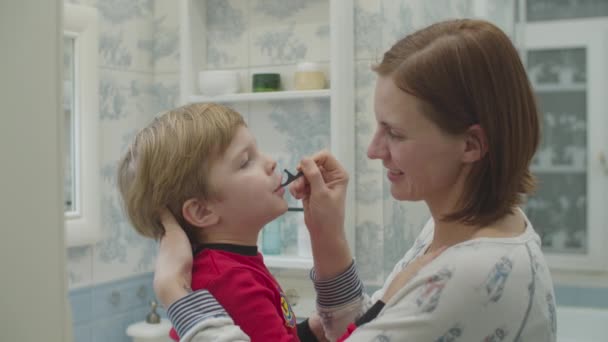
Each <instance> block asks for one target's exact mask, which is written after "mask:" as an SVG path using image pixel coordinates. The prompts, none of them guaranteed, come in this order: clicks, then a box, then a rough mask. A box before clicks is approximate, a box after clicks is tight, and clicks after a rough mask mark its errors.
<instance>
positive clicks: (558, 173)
mask: <svg viewBox="0 0 608 342" xmlns="http://www.w3.org/2000/svg"><path fill="white" fill-rule="evenodd" d="M522 37H523V42H522V43H523V47H524V51H522V53H523V59H524V61H525V64H526V68H527V70H528V76H529V78H530V81H531V82H532V85H533V88H534V91H535V94H536V97H537V101H538V105H539V108H540V112H541V123H542V140H541V145H540V147H539V150H538V152H537V154H536V156H535V158H534V160H533V164H532V170H533V173H534V174H535V176H536V177H537V179H538V181H539V187H538V191H537V192H536V194H535V195H533V196H531V197H530V198H529V199H528V202H527V204H526V207H525V210H526V212H527V214H528V216H529V218H530V220H531V222H533V224H534V226H535V229H536V230H537V232H538V233H539V234H540V236H541V238H542V242H543V249H544V251H545V252H546V254H547V255H548V259H549V263H550V266H551V267H552V268H554V269H572V270H601V269H606V268H607V267H608V262H607V259H608V252H606V250H607V248H606V242H607V241H608V162H607V161H606V158H607V157H608V138H607V136H608V53H607V52H608V18H600V19H577V20H555V21H539V22H531V23H526V24H525V25H524V29H523V36H522Z"/></svg>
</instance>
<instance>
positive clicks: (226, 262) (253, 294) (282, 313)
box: [170, 244, 299, 342]
mask: <svg viewBox="0 0 608 342" xmlns="http://www.w3.org/2000/svg"><path fill="white" fill-rule="evenodd" d="M200 289H206V290H208V291H209V292H210V293H211V294H212V295H213V296H214V297H215V298H216V299H217V301H218V302H219V303H220V304H221V305H222V306H223V307H224V308H225V309H226V311H227V312H228V314H229V315H230V317H231V318H232V319H233V320H234V323H235V324H236V325H238V326H239V327H240V328H241V330H243V332H245V333H246V334H247V335H248V336H249V337H250V338H251V341H252V342H256V341H264V342H266V341H277V342H279V341H281V342H282V341H285V342H287V341H290V342H293V341H299V339H298V334H297V330H296V317H295V315H294V313H293V310H292V309H291V306H290V305H289V303H288V302H287V298H286V297H285V294H284V293H283V290H282V289H281V287H280V286H279V283H278V282H277V281H276V280H275V279H274V277H273V276H272V274H270V272H269V271H268V269H267V268H266V265H264V260H263V257H262V255H261V254H260V253H258V251H257V247H255V246H236V245H230V244H208V245H204V246H203V247H201V248H199V249H198V252H195V256H194V261H193V266H192V290H194V291H196V290H200ZM170 336H171V337H172V338H173V339H174V340H176V341H179V338H178V336H177V333H176V331H175V330H174V329H172V330H171V333H170Z"/></svg>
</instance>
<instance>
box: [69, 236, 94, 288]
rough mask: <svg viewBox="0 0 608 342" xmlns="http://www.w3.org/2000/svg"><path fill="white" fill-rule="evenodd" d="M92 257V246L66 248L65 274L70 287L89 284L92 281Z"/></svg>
mask: <svg viewBox="0 0 608 342" xmlns="http://www.w3.org/2000/svg"><path fill="white" fill-rule="evenodd" d="M92 258H93V247H92V246H79V247H71V248H68V250H67V259H66V262H67V265H66V269H67V274H68V286H69V287H70V288H75V287H80V286H85V285H89V284H91V283H92V282H93V272H92V271H93V270H92V269H91V260H92Z"/></svg>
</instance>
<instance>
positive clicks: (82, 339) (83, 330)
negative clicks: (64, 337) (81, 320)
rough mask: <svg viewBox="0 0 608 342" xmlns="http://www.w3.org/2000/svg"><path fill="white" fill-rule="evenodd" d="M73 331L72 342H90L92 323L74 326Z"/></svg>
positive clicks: (91, 338)
mask: <svg viewBox="0 0 608 342" xmlns="http://www.w3.org/2000/svg"><path fill="white" fill-rule="evenodd" d="M73 333H74V335H73V337H74V342H91V341H92V340H93V326H92V324H84V325H78V326H75V327H74V331H73Z"/></svg>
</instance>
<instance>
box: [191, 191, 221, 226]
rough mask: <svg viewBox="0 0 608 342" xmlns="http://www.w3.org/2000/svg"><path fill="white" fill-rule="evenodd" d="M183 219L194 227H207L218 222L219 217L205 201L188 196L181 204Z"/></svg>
mask: <svg viewBox="0 0 608 342" xmlns="http://www.w3.org/2000/svg"><path fill="white" fill-rule="evenodd" d="M182 215H184V219H185V220H186V221H187V222H188V223H190V224H191V225H193V226H195V227H200V228H207V227H211V226H213V225H214V224H216V223H218V222H219V220H220V218H219V216H218V215H216V214H215V213H214V212H213V211H212V210H211V209H210V208H209V207H208V206H207V203H206V202H205V201H203V200H201V199H198V198H190V199H189V200H186V202H184V205H183V206H182Z"/></svg>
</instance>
